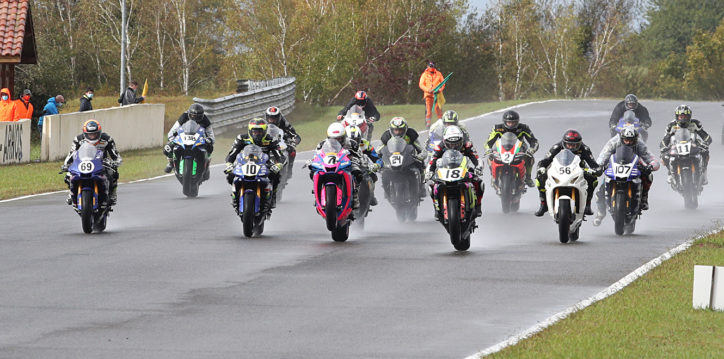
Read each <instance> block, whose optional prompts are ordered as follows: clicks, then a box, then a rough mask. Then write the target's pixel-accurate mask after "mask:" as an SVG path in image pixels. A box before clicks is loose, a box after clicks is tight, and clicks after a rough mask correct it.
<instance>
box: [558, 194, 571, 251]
mask: <svg viewBox="0 0 724 359" xmlns="http://www.w3.org/2000/svg"><path fill="white" fill-rule="evenodd" d="M570 230H571V200H569V199H560V200H558V240H560V241H561V243H568V239H570V238H569V231H570Z"/></svg>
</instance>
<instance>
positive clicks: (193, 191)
mask: <svg viewBox="0 0 724 359" xmlns="http://www.w3.org/2000/svg"><path fill="white" fill-rule="evenodd" d="M173 142H174V143H175V144H176V147H175V148H174V150H173V164H174V168H175V174H176V178H178V180H179V182H181V185H182V186H183V194H184V195H186V196H188V197H196V196H198V195H199V186H200V185H201V183H202V182H203V181H206V180H208V179H209V168H208V167H209V157H210V155H209V152H208V150H207V143H206V130H205V129H204V128H203V127H201V125H199V124H198V123H196V122H195V121H191V120H189V121H186V122H185V123H184V124H183V125H182V126H181V127H180V128H179V129H178V132H177V135H176V137H175V138H174V140H173Z"/></svg>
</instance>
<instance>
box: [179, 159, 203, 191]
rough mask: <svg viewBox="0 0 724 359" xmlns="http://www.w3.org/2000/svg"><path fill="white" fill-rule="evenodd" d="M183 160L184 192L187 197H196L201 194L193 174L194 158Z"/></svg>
mask: <svg viewBox="0 0 724 359" xmlns="http://www.w3.org/2000/svg"><path fill="white" fill-rule="evenodd" d="M182 161H184V173H183V193H184V195H185V196H186V197H190V198H193V197H196V196H197V195H198V194H199V187H198V185H197V184H196V182H195V181H194V177H193V175H192V173H193V166H194V160H193V159H186V158H185V159H183V160H182ZM194 187H195V188H194Z"/></svg>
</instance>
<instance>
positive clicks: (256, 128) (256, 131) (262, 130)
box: [248, 117, 268, 144]
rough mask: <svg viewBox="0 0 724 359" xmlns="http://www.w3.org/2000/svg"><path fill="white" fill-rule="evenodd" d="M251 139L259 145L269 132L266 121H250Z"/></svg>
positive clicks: (256, 119) (260, 119)
mask: <svg viewBox="0 0 724 359" xmlns="http://www.w3.org/2000/svg"><path fill="white" fill-rule="evenodd" d="M248 127H249V137H250V138H251V140H252V141H254V143H256V144H259V143H260V142H261V140H262V139H264V136H266V134H267V131H268V126H267V123H266V120H264V119H263V118H259V117H257V118H252V119H251V120H250V121H249V126H248Z"/></svg>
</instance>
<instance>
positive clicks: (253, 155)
mask: <svg viewBox="0 0 724 359" xmlns="http://www.w3.org/2000/svg"><path fill="white" fill-rule="evenodd" d="M264 155H265V154H264V151H262V149H261V147H259V146H257V145H248V146H246V147H244V150H243V151H241V153H240V154H238V155H236V162H238V163H241V162H242V161H243V160H247V161H251V162H259V160H260V159H262V158H263V157H264Z"/></svg>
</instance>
